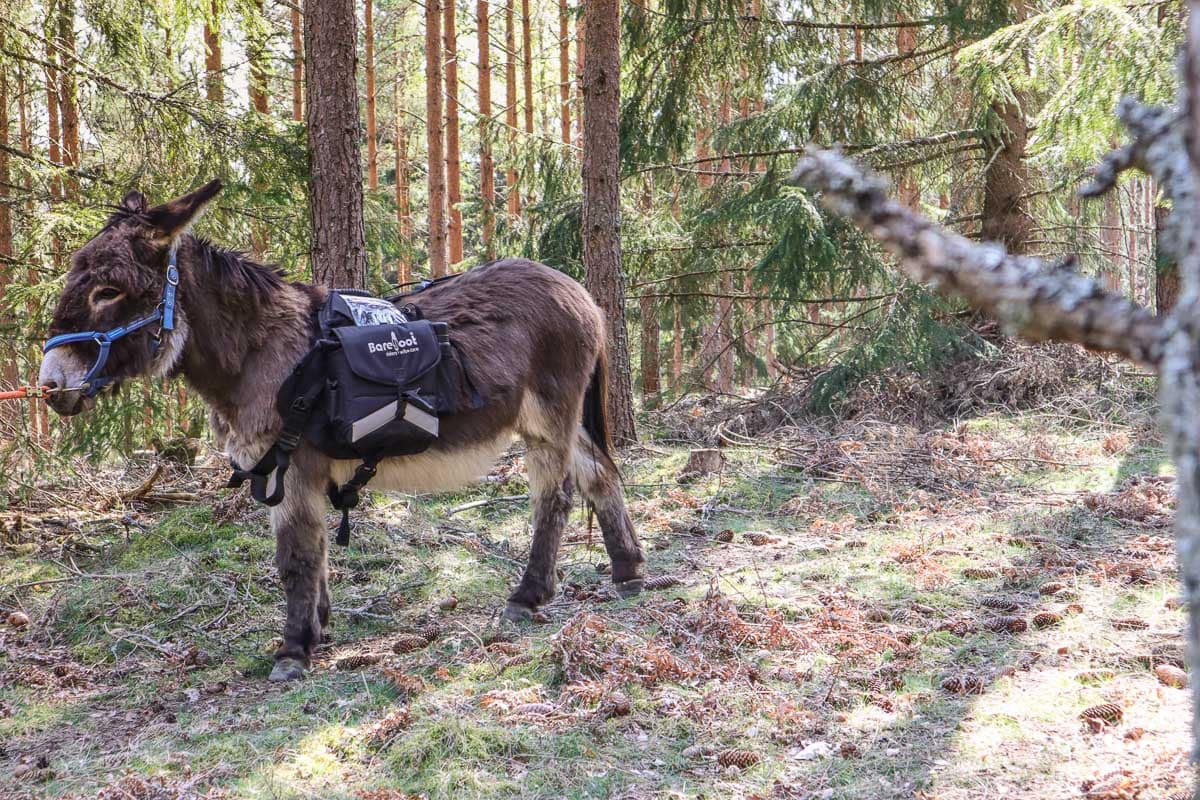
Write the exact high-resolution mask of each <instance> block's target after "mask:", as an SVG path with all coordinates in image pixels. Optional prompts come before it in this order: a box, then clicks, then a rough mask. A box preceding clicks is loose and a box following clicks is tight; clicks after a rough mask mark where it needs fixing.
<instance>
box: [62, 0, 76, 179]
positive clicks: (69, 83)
mask: <svg viewBox="0 0 1200 800" xmlns="http://www.w3.org/2000/svg"><path fill="white" fill-rule="evenodd" d="M58 46H59V48H60V49H61V52H62V53H63V54H64V56H65V57H67V58H69V57H71V56H73V55H74V54H75V0H59V6H58ZM58 76H59V90H58V102H59V109H60V114H61V117H62V159H63V163H64V164H66V165H67V166H69V167H78V166H79V96H78V91H77V89H76V85H75V70H74V69H71V68H67V69H62V70H59V73H58ZM64 190H65V191H64V195H65V197H66V198H67V199H68V200H75V199H77V198H78V197H79V179H78V178H76V177H74V176H71V175H68V176H67V178H66V180H65V181H64Z"/></svg>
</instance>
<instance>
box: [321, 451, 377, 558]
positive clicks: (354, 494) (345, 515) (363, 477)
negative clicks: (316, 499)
mask: <svg viewBox="0 0 1200 800" xmlns="http://www.w3.org/2000/svg"><path fill="white" fill-rule="evenodd" d="M377 466H379V458H378V457H372V458H368V459H364V460H363V462H362V463H361V464H359V465H358V469H356V470H354V475H353V477H351V478H350V480H348V481H346V483H344V484H343V485H342V486H341V487H340V488H339V487H338V485H337V484H336V483H334V482H332V481H330V482H329V489H328V494H329V502H330V503H331V504H332V505H333V507H334V508H336V509H338V510H339V511H341V512H342V521H341V523H340V524H339V525H338V532H337V539H335V541H336V542H337V543H338V544H340V545H341V546H342V547H345V546H346V545H348V544H350V509H352V508H354V507H355V506H357V505H358V501H359V499H360V498H359V494H360V492H361V491H362V489H363V487H364V486H366V485H367V483H369V482H370V480H371V478H374V477H375V468H376V467H377Z"/></svg>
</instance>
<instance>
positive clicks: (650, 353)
mask: <svg viewBox="0 0 1200 800" xmlns="http://www.w3.org/2000/svg"><path fill="white" fill-rule="evenodd" d="M655 299H656V298H654V297H653V296H652V295H648V294H644V295H642V296H641V297H640V298H638V305H639V306H640V309H639V310H640V311H641V317H642V399H643V400H645V401H646V402H647V403H652V402H653V401H654V400H655V399H656V398H657V397H658V394H659V392H661V391H662V385H661V383H660V379H659V368H658V344H659V328H658V308H657V304H656V302H655Z"/></svg>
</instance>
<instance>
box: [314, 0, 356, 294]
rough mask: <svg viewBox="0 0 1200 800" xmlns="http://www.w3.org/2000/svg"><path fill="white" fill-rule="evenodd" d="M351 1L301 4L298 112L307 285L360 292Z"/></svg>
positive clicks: (353, 32) (339, 0)
mask: <svg viewBox="0 0 1200 800" xmlns="http://www.w3.org/2000/svg"><path fill="white" fill-rule="evenodd" d="M357 44H358V39H357V20H356V19H355V13H354V0H307V2H306V3H305V7H304V52H305V56H306V60H307V63H308V80H307V81H306V82H305V87H304V88H305V98H304V99H305V103H304V105H305V114H306V117H307V120H306V121H307V124H308V148H309V164H310V169H309V172H310V175H311V176H312V177H311V179H310V192H309V214H310V218H311V221H312V236H313V241H312V268H313V280H314V281H315V282H317V283H320V284H323V285H325V286H330V287H343V288H356V289H362V288H365V287H366V283H367V261H366V242H365V236H364V232H363V194H362V161H361V158H360V156H359V137H360V136H361V133H362V128H361V127H360V125H359V120H358V81H357V77H358V65H357V53H356V47H357Z"/></svg>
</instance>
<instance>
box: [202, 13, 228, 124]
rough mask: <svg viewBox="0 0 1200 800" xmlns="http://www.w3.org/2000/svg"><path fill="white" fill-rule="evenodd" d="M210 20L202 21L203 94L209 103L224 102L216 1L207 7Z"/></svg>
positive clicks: (219, 21) (218, 18)
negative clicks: (204, 89) (204, 88)
mask: <svg viewBox="0 0 1200 800" xmlns="http://www.w3.org/2000/svg"><path fill="white" fill-rule="evenodd" d="M209 13H210V15H211V18H209V19H206V20H204V72H205V87H206V91H205V94H206V96H207V97H208V101H209V102H210V103H217V104H218V105H219V104H221V103H224V102H225V77H224V76H223V75H222V74H221V13H220V9H219V8H218V7H217V0H211V4H210V6H209Z"/></svg>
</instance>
